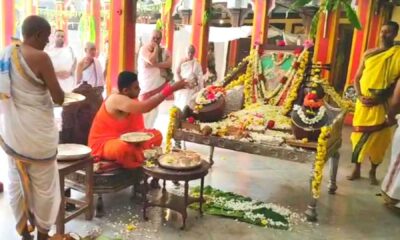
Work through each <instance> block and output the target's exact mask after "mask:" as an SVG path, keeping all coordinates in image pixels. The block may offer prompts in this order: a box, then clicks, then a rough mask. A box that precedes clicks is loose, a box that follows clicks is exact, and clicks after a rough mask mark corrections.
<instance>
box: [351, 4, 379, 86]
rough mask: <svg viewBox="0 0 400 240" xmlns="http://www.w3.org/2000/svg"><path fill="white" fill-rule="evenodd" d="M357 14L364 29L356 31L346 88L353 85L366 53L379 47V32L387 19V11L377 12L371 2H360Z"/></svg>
mask: <svg viewBox="0 0 400 240" xmlns="http://www.w3.org/2000/svg"><path fill="white" fill-rule="evenodd" d="M357 13H358V17H359V19H360V22H361V26H362V29H361V30H357V29H355V30H354V34H353V44H352V48H351V53H350V63H349V66H348V71H347V82H346V86H348V85H353V81H354V78H355V76H356V74H357V69H358V67H359V65H360V64H361V59H362V56H363V54H364V52H365V51H366V50H367V49H369V48H375V47H377V46H378V45H379V32H380V28H381V26H382V23H383V21H384V18H385V16H384V15H385V11H383V10H382V9H381V10H378V12H375V6H374V1H369V0H358V5H357Z"/></svg>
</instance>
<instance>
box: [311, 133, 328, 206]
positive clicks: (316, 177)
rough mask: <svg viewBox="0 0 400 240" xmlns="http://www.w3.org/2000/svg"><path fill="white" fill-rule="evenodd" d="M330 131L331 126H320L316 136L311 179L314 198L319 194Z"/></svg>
mask: <svg viewBox="0 0 400 240" xmlns="http://www.w3.org/2000/svg"><path fill="white" fill-rule="evenodd" d="M331 132H332V127H330V126H325V127H322V128H321V134H320V135H319V137H318V145H317V153H316V157H315V162H314V172H313V178H312V181H311V190H312V194H313V197H314V198H315V199H317V198H319V196H320V194H321V182H322V173H323V169H324V165H325V161H326V155H327V151H328V139H329V136H330V133H331Z"/></svg>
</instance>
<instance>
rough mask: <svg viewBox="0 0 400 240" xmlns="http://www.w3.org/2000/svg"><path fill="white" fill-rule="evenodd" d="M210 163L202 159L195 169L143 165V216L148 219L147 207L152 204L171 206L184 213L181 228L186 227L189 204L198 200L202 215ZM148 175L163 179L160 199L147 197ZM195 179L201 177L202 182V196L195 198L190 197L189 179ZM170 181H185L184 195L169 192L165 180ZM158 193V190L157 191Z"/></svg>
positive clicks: (170, 207)
mask: <svg viewBox="0 0 400 240" xmlns="http://www.w3.org/2000/svg"><path fill="white" fill-rule="evenodd" d="M210 166H211V165H210V164H209V163H208V162H207V161H204V160H203V161H202V164H201V166H200V167H198V168H196V169H193V170H184V171H183V170H182V171H180V170H170V169H166V168H162V167H160V166H158V165H155V166H153V167H147V166H144V167H143V171H144V173H145V174H144V175H145V177H144V183H145V184H144V188H143V191H144V192H143V202H144V203H143V218H144V219H145V220H147V219H148V218H147V216H146V209H147V208H148V207H152V206H158V207H165V208H169V209H172V210H175V211H177V212H179V213H180V214H181V215H182V218H183V224H182V227H181V229H184V228H185V226H186V218H187V211H186V208H187V207H188V205H190V204H192V203H194V202H198V203H199V204H200V208H199V212H200V215H202V214H203V211H202V204H203V201H204V200H203V189H204V177H205V176H206V175H207V174H208V169H209V168H210ZM148 177H153V178H158V179H162V180H163V188H162V189H160V190H159V191H161V197H160V198H158V199H154V200H148V199H147V196H146V195H147V191H148V186H147V178H148ZM195 179H201V184H200V197H199V198H193V197H189V181H191V180H195ZM167 180H169V181H184V182H185V185H184V188H185V191H184V196H183V197H182V196H178V195H176V194H172V193H169V192H167V190H166V189H165V182H166V181H167ZM156 193H158V192H156Z"/></svg>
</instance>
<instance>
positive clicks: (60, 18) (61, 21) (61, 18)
mask: <svg viewBox="0 0 400 240" xmlns="http://www.w3.org/2000/svg"><path fill="white" fill-rule="evenodd" d="M64 5H65V1H64V0H57V1H56V11H57V17H56V29H61V30H63V31H64V42H65V44H68V17H67V16H66V15H65V14H64V9H65V8H64Z"/></svg>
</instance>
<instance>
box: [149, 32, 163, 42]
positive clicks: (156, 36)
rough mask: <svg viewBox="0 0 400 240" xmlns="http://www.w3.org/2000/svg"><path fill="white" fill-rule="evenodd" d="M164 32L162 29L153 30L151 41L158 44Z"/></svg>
mask: <svg viewBox="0 0 400 240" xmlns="http://www.w3.org/2000/svg"><path fill="white" fill-rule="evenodd" d="M161 38H162V33H161V31H160V30H153V33H152V34H151V41H152V42H153V43H155V44H157V45H159V44H160V43H161Z"/></svg>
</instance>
